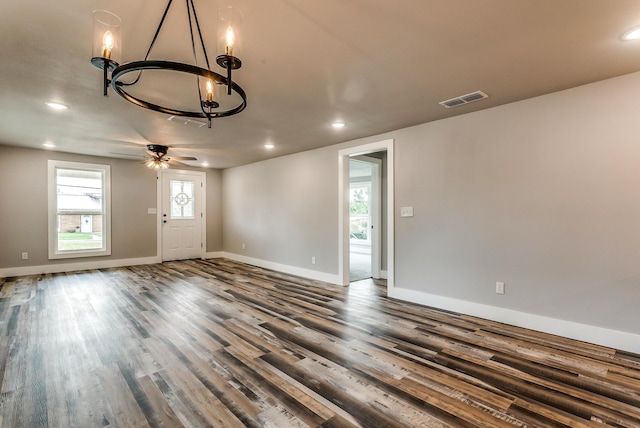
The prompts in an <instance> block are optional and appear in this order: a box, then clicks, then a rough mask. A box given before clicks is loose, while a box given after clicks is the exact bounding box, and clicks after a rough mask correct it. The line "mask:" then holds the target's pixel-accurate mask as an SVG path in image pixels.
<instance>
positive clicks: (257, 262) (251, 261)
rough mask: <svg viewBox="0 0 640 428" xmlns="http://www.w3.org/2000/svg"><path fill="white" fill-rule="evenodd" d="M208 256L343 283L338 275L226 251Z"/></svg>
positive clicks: (336, 283)
mask: <svg viewBox="0 0 640 428" xmlns="http://www.w3.org/2000/svg"><path fill="white" fill-rule="evenodd" d="M208 254H216V255H217V256H215V257H224V258H227V259H231V260H235V261H237V262H242V263H247V264H250V265H254V266H258V267H262V268H265V269H272V270H276V271H278V272H282V273H287V274H289V275H296V276H301V277H304V278H309V279H314V280H316V281H324V282H328V283H331V284H335V285H340V283H341V281H340V279H339V278H338V274H331V273H326V272H319V271H317V270H311V269H304V268H301V267H297V266H290V265H284V264H280V263H274V262H270V261H267V260H262V259H254V258H252V257H246V256H241V255H239V254H234V253H228V252H226V251H223V252H217V253H208ZM215 257H214V258H215Z"/></svg>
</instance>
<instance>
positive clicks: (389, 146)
mask: <svg viewBox="0 0 640 428" xmlns="http://www.w3.org/2000/svg"><path fill="white" fill-rule="evenodd" d="M393 142H394V141H393V139H390V140H384V141H380V142H377V143H370V144H364V145H360V146H355V147H350V148H347V149H343V150H340V151H339V152H338V186H339V188H338V216H339V217H338V237H339V239H338V242H339V245H338V279H339V280H340V281H341V284H342V285H349V158H350V157H351V156H355V155H366V154H368V153H374V152H381V151H386V152H387V187H386V189H382V191H383V192H386V194H387V213H386V214H387V289H391V288H393V287H394V267H395V261H394V238H393V231H394V224H395V221H394V210H395V208H394V206H395V205H394V198H393V189H394V184H393V177H394V172H393V163H394V161H393Z"/></svg>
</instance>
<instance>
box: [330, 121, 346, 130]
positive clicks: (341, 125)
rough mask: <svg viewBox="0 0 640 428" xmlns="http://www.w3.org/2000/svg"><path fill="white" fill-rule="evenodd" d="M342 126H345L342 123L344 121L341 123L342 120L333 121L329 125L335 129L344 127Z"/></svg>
mask: <svg viewBox="0 0 640 428" xmlns="http://www.w3.org/2000/svg"><path fill="white" fill-rule="evenodd" d="M344 126H345V125H344V123H343V122H333V123H332V124H331V127H332V128H335V129H340V128H344Z"/></svg>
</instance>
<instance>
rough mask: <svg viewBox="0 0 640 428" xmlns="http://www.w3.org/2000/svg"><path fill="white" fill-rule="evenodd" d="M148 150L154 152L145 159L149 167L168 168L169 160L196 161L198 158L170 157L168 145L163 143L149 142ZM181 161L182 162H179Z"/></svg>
mask: <svg viewBox="0 0 640 428" xmlns="http://www.w3.org/2000/svg"><path fill="white" fill-rule="evenodd" d="M147 150H148V151H150V152H151V153H153V155H152V156H151V157H150V158H149V159H147V160H146V161H145V164H146V165H147V167H148V168H151V169H167V168H169V161H171V160H173V161H180V160H187V161H195V160H198V159H196V158H195V157H193V156H177V157H176V156H173V157H168V156H167V153H168V151H169V147H168V146H164V145H162V144H147ZM178 163H180V162H178Z"/></svg>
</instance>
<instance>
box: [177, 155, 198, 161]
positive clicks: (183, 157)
mask: <svg viewBox="0 0 640 428" xmlns="http://www.w3.org/2000/svg"><path fill="white" fill-rule="evenodd" d="M170 157H171V159H173V160H186V161H195V160H198V158H194V157H193V156H170Z"/></svg>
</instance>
